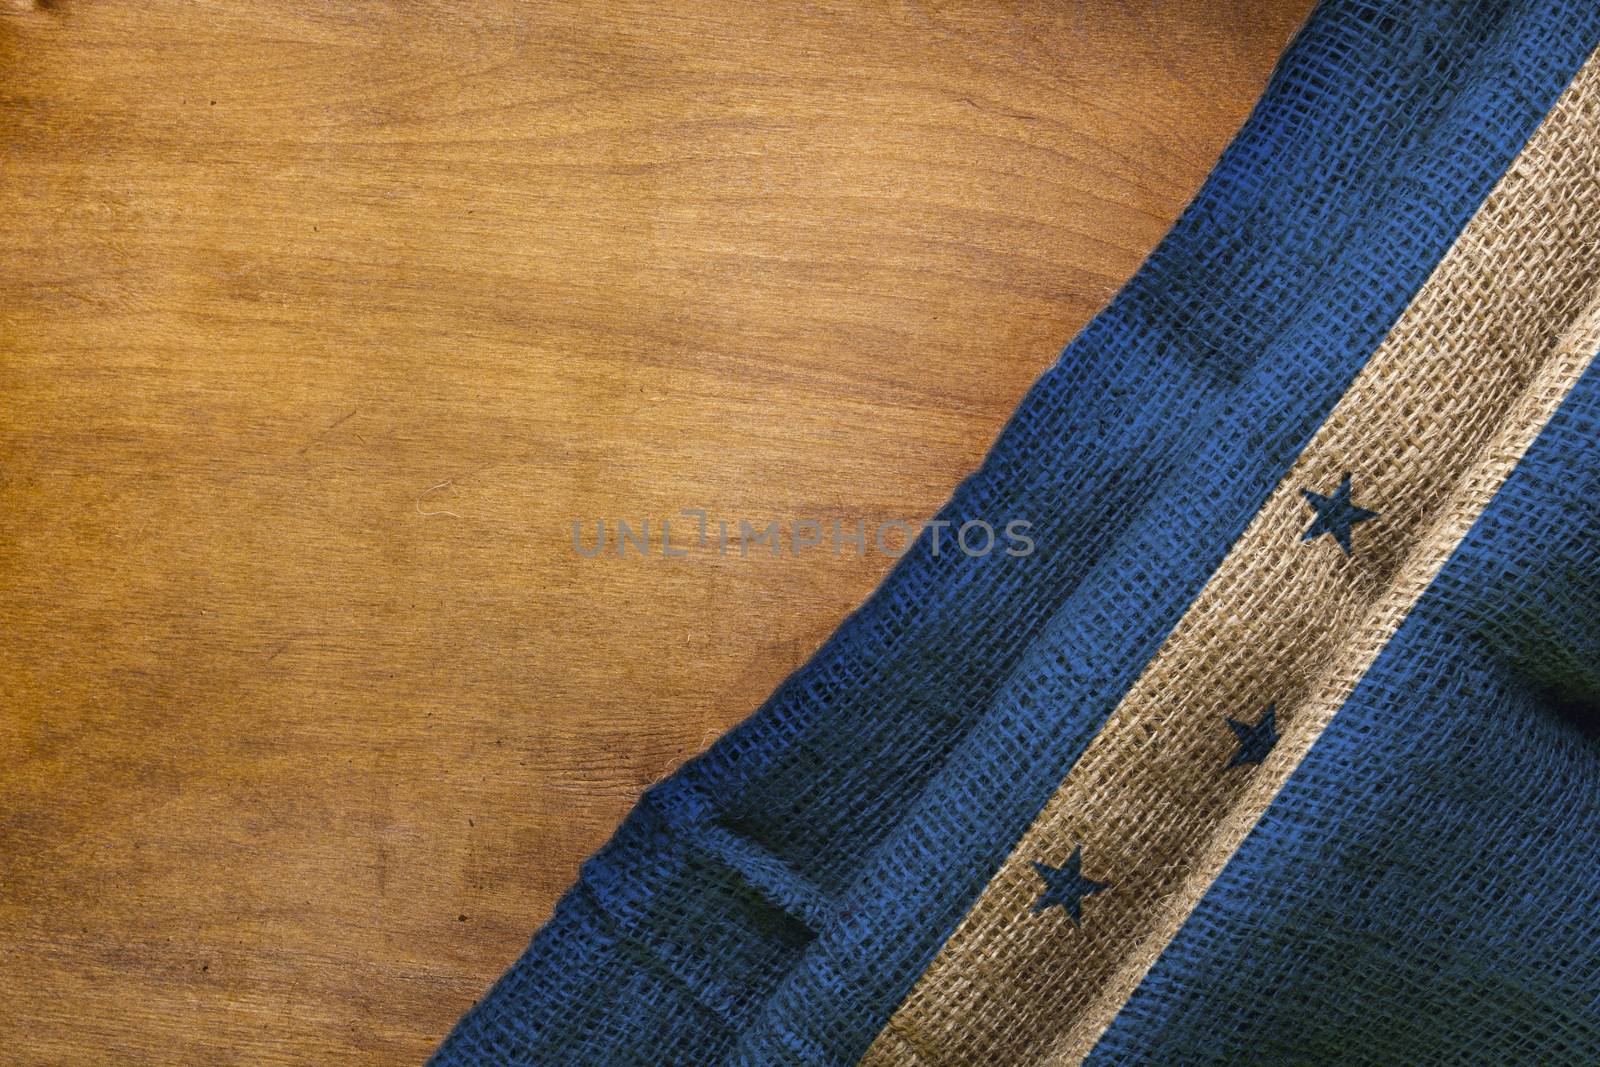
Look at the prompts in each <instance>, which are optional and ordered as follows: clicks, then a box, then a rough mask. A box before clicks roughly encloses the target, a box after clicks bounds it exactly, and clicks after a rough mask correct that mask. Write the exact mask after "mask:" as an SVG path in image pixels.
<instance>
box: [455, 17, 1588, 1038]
mask: <svg viewBox="0 0 1600 1067" xmlns="http://www.w3.org/2000/svg"><path fill="white" fill-rule="evenodd" d="M1597 39H1600V11H1596V10H1594V9H1593V6H1592V5H1589V4H1578V3H1562V2H1555V0H1537V2H1528V0H1522V2H1497V3H1488V2H1477V3H1474V2H1442V0H1394V2H1386V3H1373V2H1357V0H1334V2H1329V3H1324V4H1323V5H1322V7H1320V8H1319V10H1318V12H1317V14H1316V15H1315V16H1314V17H1313V19H1312V21H1311V23H1310V24H1309V25H1308V27H1307V28H1306V29H1305V30H1304V31H1303V32H1302V34H1301V35H1300V36H1299V38H1298V39H1297V40H1296V42H1295V44H1294V45H1293V46H1292V48H1291V49H1290V51H1289V53H1288V55H1287V56H1286V58H1285V60H1284V61H1283V63H1282V64H1281V66H1280V69H1279V71H1278V72H1277V74H1276V75H1275V76H1274V79H1273V82H1272V84H1271V86H1270V88H1269V89H1268V91H1267V93H1266V95H1265V97H1264V98H1263V100H1262V101H1261V103H1260V105H1259V106H1258V108H1257V110H1256V112H1255V114H1254V115H1253V116H1252V118H1251V119H1250V121H1249V123H1248V124H1247V125H1246V127H1245V128H1244V130H1243V131H1242V132H1241V134H1240V135H1239V137H1238V139H1237V140H1236V141H1235V143H1234V144H1233V145H1232V146H1231V147H1230V148H1229V149H1228V151H1227V153H1226V154H1225V155H1224V157H1223V159H1222V161H1221V162H1220V163H1219V165H1218V167H1217V169H1216V171H1215V172H1214V173H1213V175H1212V176H1211V178H1210V179H1208V181H1207V183H1206V185H1205V188H1204V189H1203V190H1202V192H1201V194H1200V196H1199V197H1198V198H1197V200H1196V201H1195V203H1194V204H1193V205H1191V207H1190V208H1189V209H1188V211H1186V212H1185V214H1184V216H1183V218H1182V219H1181V220H1180V221H1179V223H1178V224H1177V226H1176V227H1175V228H1174V229H1173V231H1172V233H1171V234H1170V235H1169V236H1168V237H1167V238H1166V239H1165V240H1164V241H1163V243H1162V245H1161V246H1160V248H1159V249H1158V250H1157V251H1156V252H1155V254H1154V255H1152V257H1151V259H1150V260H1149V262H1148V263H1147V264H1146V265H1145V266H1144V267H1143V268H1142V269H1141V270H1140V272H1139V273H1138V275H1136V277H1135V278H1134V279H1133V281H1132V282H1130V284H1129V285H1128V286H1127V288H1126V289H1125V290H1124V291H1123V292H1122V293H1121V294H1120V295H1119V296H1118V297H1117V298H1116V300H1115V301H1114V302H1113V303H1112V304H1111V305H1110V306H1109V307H1108V308H1107V309H1106V310H1105V311H1104V312H1103V313H1102V314H1101V315H1099V316H1098V317H1097V318H1096V319H1095V320H1094V321H1093V322H1092V323H1091V324H1090V325H1089V326H1088V327H1087V328H1086V329H1085V330H1084V332H1083V333H1082V334H1081V335H1080V336H1079V338H1078V339H1077V340H1076V341H1074V342H1073V344H1072V345H1071V346H1069V347H1068V349H1067V350H1066V352H1065V353H1064V354H1063V355H1062V357H1061V359H1060V361H1059V362H1058V364H1057V365H1056V366H1055V367H1054V368H1053V369H1052V370H1051V371H1050V372H1049V373H1047V374H1046V375H1045V376H1044V378H1042V379H1041V381H1040V382H1039V383H1038V384H1037V385H1036V386H1035V387H1034V389H1033V390H1032V391H1031V392H1030V393H1029V395H1028V397H1027V398H1026V399H1025V400H1024V401H1023V403H1022V405H1021V407H1020V408H1019V410H1018V412H1017V413H1016V415H1015V416H1014V417H1013V419H1012V420H1011V422H1010V424H1009V425H1008V426H1007V428H1006V430H1005V432H1004V433H1003V434H1002V436H1001V437H1000V439H999V440H998V441H997V443H996V445H995V447H994V449H993V450H992V452H991V453H990V455H989V457H988V458H987V459H986V460H985V462H984V464H983V467H982V468H981V469H980V470H979V471H978V472H977V473H976V474H975V475H973V476H972V477H971V478H969V479H968V480H967V481H965V482H964V483H963V484H962V485H961V486H960V487H959V488H958V490H957V491H956V494H955V496H954V498H953V499H952V501H951V502H950V504H949V505H947V506H946V508H945V509H944V510H943V511H942V512H941V517H942V518H945V519H948V520H951V521H952V522H954V523H956V524H958V525H959V523H960V522H962V521H964V520H965V519H966V518H969V517H978V518H983V519H986V520H988V521H990V522H991V523H996V524H1000V523H1003V522H1004V521H1006V520H1007V519H1011V518H1018V519H1026V520H1028V521H1030V522H1031V523H1032V524H1033V527H1034V530H1033V535H1034V537H1035V540H1036V542H1037V550H1036V552H1035V553H1034V554H1033V555H1032V556H1029V557H1026V558H1011V557H1007V556H1004V555H1002V554H998V553H997V554H994V555H991V556H988V557H985V558H984V559H981V560H974V559H971V558H968V557H965V556H962V555H960V554H959V553H952V552H950V551H948V550H947V551H945V552H944V553H943V554H941V555H940V556H939V557H938V558H935V557H934V556H933V555H932V553H931V551H930V546H929V542H928V540H927V539H926V538H924V539H922V540H920V541H919V542H918V544H917V546H916V547H915V548H914V549H913V551H912V552H910V553H909V554H908V555H907V556H906V558H905V559H904V560H902V561H901V563H900V565H899V566H897V567H896V569H895V571H894V572H893V573H892V574H891V576H890V577H889V578H888V579H887V580H886V581H885V583H884V585H883V586H882V587H881V588H880V589H879V590H878V591H877V592H876V593H875V594H874V595H873V597H872V598H871V599H870V600H869V601H868V602H867V603H866V604H865V605H864V606H863V607H862V608H861V610H860V611H858V612H857V613H856V614H855V615H853V616H852V617H851V618H850V619H848V620H847V621H846V622H845V624H844V625H843V626H842V627H841V628H840V630H839V631H838V632H837V633H836V634H835V635H834V637H833V638H832V639H831V640H830V641H829V642H828V643H827V645H826V646H825V647H824V648H823V649H822V650H821V651H820V652H819V653H818V654H817V656H816V657H815V658H814V659H813V660H812V661H811V662H810V663H808V664H807V665H806V666H805V667H804V668H803V669H801V670H800V671H798V672H797V673H796V674H795V675H794V676H792V677H791V678H790V679H789V680H788V681H786V682H785V683H784V685H783V686H781V687H780V688H779V690H778V691H777V692H776V693H775V694H774V695H773V696H772V698H771V699H770V700H769V701H768V702H767V704H766V705H765V706H764V707H763V708H762V709H761V710H760V711H759V712H758V713H757V714H756V715H755V716H754V717H753V718H751V719H750V720H748V721H747V722H746V723H744V724H743V725H741V726H740V727H738V728H737V729H735V730H734V731H733V732H731V733H730V734H729V735H728V736H727V737H725V738H724V739H722V740H721V741H719V742H718V743H717V744H716V745H715V746H714V747H713V748H712V749H711V751H709V752H708V753H707V754H706V755H705V756H704V757H702V758H700V759H698V760H696V761H694V762H692V763H691V764H689V765H687V766H686V767H684V768H683V769H682V770H680V771H679V772H678V773H677V774H676V775H674V776H673V777H672V778H670V779H669V780H667V781H666V782H664V783H662V784H661V785H659V786H657V787H655V788H654V789H652V790H651V791H650V792H649V793H648V794H647V795H646V796H645V798H644V799H643V800H642V801H641V802H640V805H639V807H638V808H637V809H636V811H635V812H634V813H633V814H632V815H631V816H630V817H629V818H628V820H627V821H626V822H625V823H624V825H623V826H622V827H621V828H620V829H619V830H618V832H617V834H616V836H615V837H614V838H613V840H612V841H611V842H610V843H609V844H608V845H606V846H605V848H603V849H602V850H601V851H600V852H599V853H598V854H597V855H596V856H595V857H594V858H593V859H591V860H590V861H589V862H588V863H587V864H586V865H585V866H584V868H583V872H582V875H581V878H580V881H579V884H578V885H577V886H576V887H575V888H574V889H573V890H572V891H571V892H570V893H569V894H568V895H567V896H566V897H565V898H564V899H563V900H562V902H561V904H560V905H559V906H558V908H557V911H556V914H555V915H554V917H553V918H552V919H551V920H550V922H549V923H548V924H547V925H546V926H545V928H544V929H543V930H541V931H540V933H539V934H538V936H537V937H536V938H535V939H534V942H533V944H532V946H531V947H530V948H529V951H528V953H527V954H526V955H525V956H524V957H523V958H522V959H521V960H520V961H518V962H517V964H516V965H515V966H514V967H513V968H512V969H511V970H510V971H509V972H508V973H507V974H506V976H505V977H504V978H502V980H501V981H500V983H499V984H498V985H497V986H496V987H495V988H494V990H492V991H491V993H490V995H489V996H488V997H487V998H486V999H485V1000H484V1002H483V1003H481V1004H480V1005H479V1006H478V1007H477V1008H476V1009H474V1011H473V1012H472V1013H471V1014H469V1015H468V1016H467V1017H466V1018H465V1019H464V1020H463V1021H462V1023H461V1024H460V1025H459V1026H458V1027H457V1029H456V1031H455V1032H454V1033H453V1034H452V1035H451V1037H450V1038H449V1039H448V1040H447V1042H446V1043H445V1045H444V1047H443V1048H442V1049H441V1050H440V1052H439V1054H438V1057H437V1059H436V1062H437V1063H439V1064H444V1065H450V1064H461V1063H539V1064H556V1063H585V1064H605V1065H617V1064H633V1063H672V1064H679V1063H681V1064H696V1065H699V1064H707V1063H714V1062H737V1063H781V1062H796V1063H841V1064H842V1063H850V1062H854V1061H855V1059H857V1058H858V1057H859V1055H860V1054H861V1052H862V1051H863V1050H864V1049H865V1048H866V1046H867V1045H868V1044H869V1043H870V1041H871V1040H872V1038H873V1037H874V1036H875V1035H876V1033H877V1031H878V1029H879V1028H880V1027H881V1026H882V1024H883V1022H884V1021H885V1020H886V1019H887V1017H888V1015H889V1014H890V1013H891V1012H892V1011H893V1009H894V1007H895V1006H896V1005H897V1004H898V1003H899V1001H900V1000H901V998H902V997H903V996H904V995H905V993H906V992H907V991H908V990H909V988H910V986H911V984H912V983H913V982H914V981H915V979H916V977H917V975H918V974H920V972H921V970H922V969H923V968H924V967H925V966H926V963H927V961H928V960H929V959H930V958H931V957H932V955H933V954H934V952H936V951H937V949H938V947H939V946H940V944H942V942H943V941H944V939H945V937H946V936H947V934H948V932H949V930H950V929H951V927H952V926H953V925H954V923H955V922H956V921H957V919H958V918H959V917H960V916H961V914H962V913H963V912H964V911H965V910H966V908H967V907H968V906H969V905H970V903H971V901H972V900H973V899H974V897H975V896H976V894H977V893H978V892H979V890H981V888H982V887H983V885H984V884H985V883H986V882H987V880H988V878H989V877H990V875H991V874H992V873H993V871H994V870H995V868H996V867H997V866H998V864H999V862H1000V860H1001V859H1002V858H1003V857H1004V856H1005V854H1006V853H1007V852H1008V851H1009V849H1010V847H1011V845H1012V843H1013V842H1014V841H1015V840H1016V839H1017V837H1018V836H1019V835H1020V833H1021V831H1022V830H1023V828H1024V827H1025V826H1026V825H1027V824H1028V822H1029V821H1031V819H1032V817H1033V816H1034V815H1035V814H1036V813H1037V811H1038V810H1039V808H1040V806H1041V805H1042V804H1043V802H1044V800H1045V799H1046V798H1047V797H1048V795H1049V794H1050V793H1051V791H1052V790H1053V789H1054V788H1055V787H1056V785H1057V784H1058V783H1059V782H1060V780H1061V779H1062V777H1063V776H1064V775H1065V773H1066V771H1067V770H1068V769H1069V768H1070V767H1071V765H1072V763H1073V761H1074V760H1075V759H1076V758H1077V756H1078V755H1079V753H1080V752H1081V751H1082V749H1083V747H1084V745H1085V744H1086V743H1087V742H1088V740H1089V739H1090V738H1091V737H1093V735H1094V734H1095V732H1096V731H1097V730H1098V729H1099V727H1100V725H1101V723H1102V722H1103V721H1104V718H1105V716H1106V714H1107V713H1108V712H1109V711H1110V710H1111V708H1112V707H1114V706H1115V704H1116V702H1117V700H1118V699H1119V697H1120V696H1121V694H1122V693H1123V691H1124V690H1125V689H1126V688H1127V686H1128V685H1129V684H1130V682H1131V681H1132V679H1133V678H1135V677H1136V676H1137V675H1138V673H1139V671H1140V670H1141V669H1142V668H1143V666H1144V665H1145V663H1146V662H1147V661H1148V659H1149V657H1150V656H1151V654H1152V653H1153V651H1154V649H1155V648H1156V647H1157V646H1158V645H1159V643H1160V641H1161V640H1162V638H1163V637H1164V636H1165V635H1166V634H1167V632H1168V631H1169V630H1170V629H1171V627H1172V626H1173V624H1174V623H1175V622H1176V621H1177V619H1178V618H1179V617H1180V616H1181V615H1182V613H1183V611H1184V609H1185V607H1186V606H1187V605H1188V604H1189V603H1190V601H1191V600H1192V599H1193V597H1194V596H1195V594H1196V592H1197V591H1198V590H1199V589H1200V588H1201V587H1202V586H1203V584H1204V582H1205V581H1206V578H1207V577H1208V575H1209V574H1210V573H1211V572H1212V570H1213V569H1214V568H1215V567H1216V565H1217V563H1218V562H1219V561H1220V560H1221V558H1222V557H1223V555H1224V554H1225V553H1226V551H1227V548H1228V546H1229V545H1230V544H1231V543H1232V541H1233V540H1234V539H1235V538H1236V537H1237V536H1238V534H1239V532H1240V531H1241V530H1242V529H1243V528H1244V526H1245V525H1246V524H1247V523H1248V522H1249V520H1250V519H1251V517H1252V516H1253V515H1254V513H1255V511H1256V510H1257V509H1258V508H1259V506H1260V504H1261V502H1262V501H1263V500H1264V499H1265V497H1266V496H1267V494H1268V493H1269V492H1270V491H1271V489H1272V488H1273V487H1274V486H1275V485H1276V484H1277V483H1278V481H1279V480H1280V479H1281V478H1282V476H1283V474H1284V473H1285V471H1286V470H1287V468H1288V466H1289V464H1290V463H1291V462H1292V461H1293V459H1294V457H1295V456H1296V455H1297V453H1298V452H1299V450H1300V449H1301V447H1302V446H1303V445H1304V443H1305V442H1306V441H1307V439H1308V438H1309V437H1310V435H1311V434H1312V432H1313V431H1314V430H1315V428H1316V427H1317V425H1318V423H1319V422H1320V421H1321V419H1322V418H1323V417H1324V416H1325V414H1326V413H1327V411H1328V410H1329V409H1330V408H1331V407H1332V405H1333V404H1334V403H1335V401H1336V400H1337V399H1338V397H1339V396H1340V394H1341V393H1342V392H1343V391H1344V389H1345V388H1346V386H1347V384H1348V382H1349V380H1350V378H1351V377H1352V376H1353V375H1354V374H1355V372H1356V371H1357V370H1358V369H1359V367H1360V366H1361V364H1362V363H1363V362H1364V361H1365V359H1366V358H1367V356H1368V355H1369V354H1370V352H1371V351H1372V350H1373V349H1374V348H1375V347H1376V345H1377V344H1378V342H1379V340H1380V339H1381V338H1382V337H1383V335H1384V334H1385V333H1386V332H1387V330H1388V328H1389V326H1390V325H1391V324H1392V322H1393V321H1394V319H1395V317H1396V316H1397V315H1398V313H1399V312H1400V310H1401V309H1402V308H1403V307H1404V305H1405V304H1406V302H1407V300H1408V299H1409V298H1410V296H1411V295H1412V294H1413V293H1414V292H1415V291H1416V289H1417V288H1418V287H1419V286H1420V285H1421V283H1422V282H1423V280H1424V279H1425V278H1426V277H1427V275H1428V273H1429V272H1430V271H1431V270H1432V268H1433V266H1434V265H1435V264H1436V263H1437V261H1438V260H1439V258H1440V256H1441V255H1442V254H1443V252H1444V250H1445V249H1446V248H1447V247H1448V245H1449V243H1450V241H1451V240H1452V239H1453V238H1454V236H1455V235H1456V233H1457V232H1459V230H1460V228H1461V226H1462V225H1463V224H1464V222H1465V221H1466V219H1467V218H1468V217H1470V215H1471V213H1472V212H1473V211H1474V210H1475V209H1476V207H1477V206H1478V204H1479V203H1480V202H1481V201H1482V199H1483V197H1484V195H1485V194H1486V193H1487V191H1488V190H1489V188H1490V187H1491V186H1492V185H1493V183H1494V182H1495V180H1496V179H1497V178H1498V177H1499V176H1500V174H1501V173H1502V172H1503V171H1504V169H1505V167H1506V165H1507V164H1508V162H1509V161H1510V159H1511V158H1512V157H1513V156H1514V154H1515V153H1516V151H1517V150H1518V149H1519V148H1520V147H1521V145H1522V144H1523V142H1524V141H1525V140H1526V138H1527V137H1528V135H1529V134H1530V133H1531V132H1532V130H1533V129H1534V128H1535V127H1536V125H1537V124H1538V122H1539V120H1540V118H1541V117H1542V116H1543V115H1544V113H1545V111H1546V110H1547V109H1548V108H1549V106H1550V105H1551V103H1552V102H1553V101H1554V99H1555V97H1556V95H1557V94H1558V93H1559V91H1560V89H1561V88H1562V87H1563V86H1564V85H1565V84H1566V82H1567V81H1568V79H1569V78H1570V77H1571V75H1572V73H1573V72H1574V71H1575V70H1576V69H1577V67H1578V65H1579V63H1580V62H1581V61H1582V59H1583V58H1584V56H1585V55H1586V54H1587V52H1588V51H1589V49H1590V48H1591V47H1592V46H1593V44H1594V43H1595V41H1596V40H1597ZM1064 61H1070V59H1067V60H1064ZM946 539H947V541H948V535H947V538H946Z"/></svg>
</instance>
